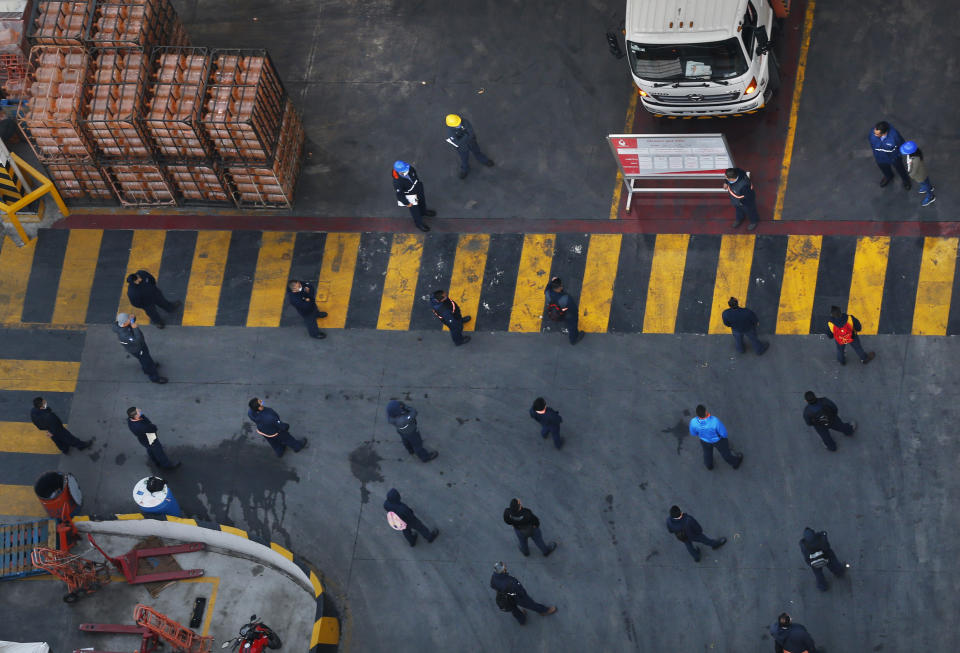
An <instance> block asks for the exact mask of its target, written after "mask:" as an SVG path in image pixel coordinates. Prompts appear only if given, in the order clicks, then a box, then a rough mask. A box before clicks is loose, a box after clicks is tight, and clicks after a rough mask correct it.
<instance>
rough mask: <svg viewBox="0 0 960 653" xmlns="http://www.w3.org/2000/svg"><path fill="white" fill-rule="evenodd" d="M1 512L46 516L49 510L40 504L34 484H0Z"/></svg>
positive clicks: (26, 515)
mask: <svg viewBox="0 0 960 653" xmlns="http://www.w3.org/2000/svg"><path fill="white" fill-rule="evenodd" d="M0 514H3V515H16V516H17V517H44V516H46V514H47V511H46V510H44V509H43V506H42V505H40V500H39V499H37V495H36V493H35V492H34V491H33V486H32V485H3V484H0Z"/></svg>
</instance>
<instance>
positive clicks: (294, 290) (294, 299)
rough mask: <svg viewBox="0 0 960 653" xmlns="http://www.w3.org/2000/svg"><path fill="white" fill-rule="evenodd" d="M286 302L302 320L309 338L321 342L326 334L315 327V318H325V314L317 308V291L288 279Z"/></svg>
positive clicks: (307, 283)
mask: <svg viewBox="0 0 960 653" xmlns="http://www.w3.org/2000/svg"><path fill="white" fill-rule="evenodd" d="M287 300H288V301H289V302H290V305H291V306H293V307H294V308H295V309H297V313H299V314H300V317H302V318H303V323H304V324H306V325H307V333H309V334H310V337H311V338H316V339H318V340H322V339H323V338H326V337H327V334H325V333H324V332H323V331H321V330H320V327H318V326H317V318H325V317H327V314H326V313H325V312H324V311H321V310H319V309H318V308H317V291H316V290H314V288H313V284H311V283H310V282H308V281H299V280H297V279H290V281H288V282H287Z"/></svg>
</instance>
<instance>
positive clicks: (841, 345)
mask: <svg viewBox="0 0 960 653" xmlns="http://www.w3.org/2000/svg"><path fill="white" fill-rule="evenodd" d="M862 329H863V325H862V324H860V320H858V319H857V318H855V317H854V316H852V315H847V314H846V313H841V312H840V307H839V306H831V307H830V320H829V321H828V322H827V335H829V336H830V337H831V338H833V340H834V342H836V343H837V360H838V361H839V362H840V364H841V365H846V364H847V356H846V354H845V353H844V349H846V347H847V345H850V346H851V347H853V351H855V352H857V356H859V357H860V362H861V363H863V364H864V365H866V364H867V363H869V362H870V361H872V360H873V359H874V358H876V356H877V354H876V352H873V351H871V352H870V353H867V352H865V351H864V350H863V345H861V344H860V336H858V335H857V332H858V331H861V330H862Z"/></svg>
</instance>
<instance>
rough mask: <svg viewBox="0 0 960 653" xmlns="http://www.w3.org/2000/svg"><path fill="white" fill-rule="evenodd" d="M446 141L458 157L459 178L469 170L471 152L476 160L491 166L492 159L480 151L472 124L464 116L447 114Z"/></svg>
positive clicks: (463, 176) (464, 175)
mask: <svg viewBox="0 0 960 653" xmlns="http://www.w3.org/2000/svg"><path fill="white" fill-rule="evenodd" d="M447 142H448V143H450V145H452V146H453V147H454V149H455V150H456V152H457V155H458V156H459V157H460V179H463V178H465V177H466V176H467V173H469V172H470V153H471V152H472V153H473V156H475V157H476V159H477V161H479V162H480V163H482V164H483V165H485V166H487V167H488V168H492V167H493V159H491V158H490V157H488V156H487V155H486V154H484V153H483V152H481V151H480V145H478V144H477V134H476V133H475V132H474V131H473V125H471V124H470V121H469V120H467V119H466V118H463V117H462V116H459V115H457V114H455V113H450V114H447Z"/></svg>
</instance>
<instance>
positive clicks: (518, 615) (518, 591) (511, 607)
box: [490, 562, 557, 626]
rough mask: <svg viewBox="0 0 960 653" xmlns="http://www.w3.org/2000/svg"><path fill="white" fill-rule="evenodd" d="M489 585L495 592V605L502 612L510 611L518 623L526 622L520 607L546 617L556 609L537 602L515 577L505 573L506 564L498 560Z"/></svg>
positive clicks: (525, 616) (524, 614)
mask: <svg viewBox="0 0 960 653" xmlns="http://www.w3.org/2000/svg"><path fill="white" fill-rule="evenodd" d="M490 587H491V589H493V590H496V592H497V607H498V608H500V610H502V611H503V612H510V613H512V614H513V618H514V619H516V620H517V621H518V622H520V625H521V626H522V625H523V624H525V623H527V613H526V611H525V610H521V608H527V609H528V610H533V611H534V612H536V613H538V614H539V615H540V616H541V617H546V616H547V615H551V614H553V613H554V612H556V611H557V606H555V605H553V606H550V607H547V606H545V605H543V604H542V603H537V602H536V601H534V600H533V599H532V598H530V595H529V594H527V590H526V589H524V587H523V585H521V584H520V581H518V580H517V579H516V578H514V577H513V576H511V575H510V574H508V573H507V565H505V564H503V563H502V562H498V563H497V564H495V565H494V566H493V576H491V577H490Z"/></svg>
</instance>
